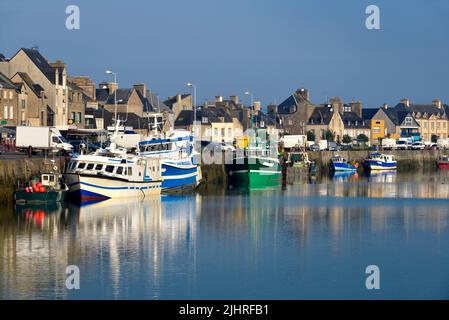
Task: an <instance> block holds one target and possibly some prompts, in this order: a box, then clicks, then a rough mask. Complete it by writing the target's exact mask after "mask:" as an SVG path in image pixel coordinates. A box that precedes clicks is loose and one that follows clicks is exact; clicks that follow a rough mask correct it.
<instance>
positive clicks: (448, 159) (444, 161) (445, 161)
mask: <svg viewBox="0 0 449 320" xmlns="http://www.w3.org/2000/svg"><path fill="white" fill-rule="evenodd" d="M437 167H438V168H439V169H449V156H447V155H442V156H440V158H439V159H438V161H437Z"/></svg>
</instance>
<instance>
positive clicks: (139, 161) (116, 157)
mask: <svg viewBox="0 0 449 320" xmlns="http://www.w3.org/2000/svg"><path fill="white" fill-rule="evenodd" d="M63 177H64V181H65V183H66V185H67V186H68V188H69V194H68V197H69V198H70V199H74V200H81V201H98V200H105V199H110V198H129V197H146V196H149V195H154V194H160V192H161V184H162V176H161V165H160V161H159V160H158V159H150V158H147V157H141V156H137V155H133V154H128V153H127V152H126V149H114V145H112V147H108V148H106V149H98V150H97V151H96V152H95V153H93V154H89V155H74V156H73V157H72V158H71V160H70V162H69V164H68V167H67V169H66V172H65V173H64V175H63Z"/></svg>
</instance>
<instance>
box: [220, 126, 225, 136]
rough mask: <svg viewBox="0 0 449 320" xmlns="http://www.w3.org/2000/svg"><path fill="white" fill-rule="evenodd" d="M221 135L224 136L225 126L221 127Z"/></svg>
mask: <svg viewBox="0 0 449 320" xmlns="http://www.w3.org/2000/svg"><path fill="white" fill-rule="evenodd" d="M221 136H222V137H224V136H225V128H221Z"/></svg>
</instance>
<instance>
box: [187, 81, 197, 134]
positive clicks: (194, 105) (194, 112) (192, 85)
mask: <svg viewBox="0 0 449 320" xmlns="http://www.w3.org/2000/svg"><path fill="white" fill-rule="evenodd" d="M187 86H188V87H190V88H193V133H194V134H196V133H197V132H196V85H194V84H193V83H191V82H188V83H187Z"/></svg>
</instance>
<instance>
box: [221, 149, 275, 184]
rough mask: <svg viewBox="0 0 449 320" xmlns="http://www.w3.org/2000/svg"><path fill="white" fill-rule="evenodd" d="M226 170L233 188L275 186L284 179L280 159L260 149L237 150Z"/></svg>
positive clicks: (226, 165) (226, 164)
mask: <svg viewBox="0 0 449 320" xmlns="http://www.w3.org/2000/svg"><path fill="white" fill-rule="evenodd" d="M225 169H226V172H227V174H228V177H229V182H230V184H231V185H233V186H242V185H244V186H252V187H257V186H273V185H276V184H279V181H280V179H281V177H282V171H281V167H280V165H279V159H278V158H277V157H275V156H272V155H271V154H270V152H269V150H264V149H262V148H260V147H249V148H247V149H242V150H237V152H236V154H235V156H234V158H233V161H232V163H225Z"/></svg>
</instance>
